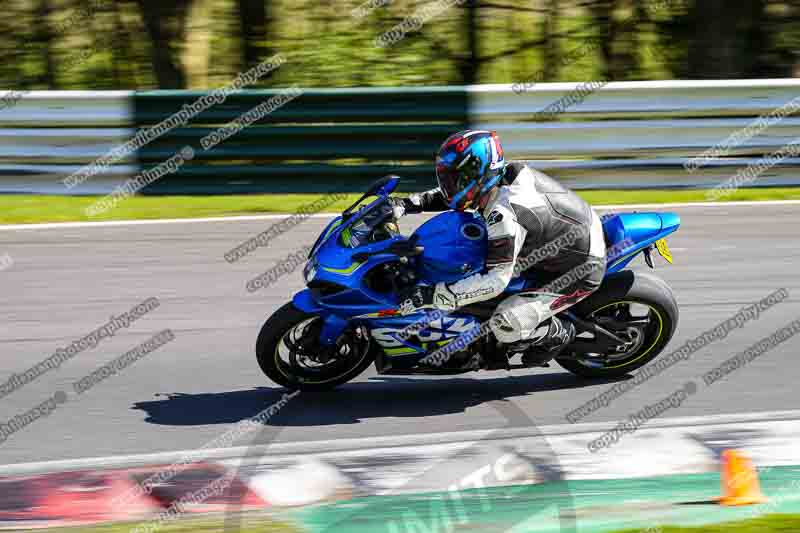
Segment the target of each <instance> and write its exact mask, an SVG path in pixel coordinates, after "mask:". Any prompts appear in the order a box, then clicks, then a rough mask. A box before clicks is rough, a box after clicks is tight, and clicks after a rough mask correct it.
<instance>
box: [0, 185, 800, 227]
mask: <svg viewBox="0 0 800 533" xmlns="http://www.w3.org/2000/svg"><path fill="white" fill-rule="evenodd" d="M578 194H579V195H580V196H582V197H583V198H585V199H586V200H587V201H588V202H589V203H591V204H593V205H623V204H644V203H647V204H660V203H670V202H705V201H707V198H706V191H704V190H669V191H664V190H661V191H659V190H647V191H579V192H578ZM358 197H359V195H358V194H352V195H348V197H347V198H346V199H344V200H341V201H338V202H334V203H332V204H330V205H327V206H326V207H325V209H324V210H323V211H325V212H336V211H342V210H343V209H345V208H346V207H347V206H348V205H350V204H351V203H353V202H354V201H355V200H356V199H357V198H358ZM320 198H321V195H315V194H258V195H236V196H137V197H133V198H128V199H126V200H123V201H122V202H120V203H119V205H117V206H116V207H115V208H113V209H111V210H109V211H107V212H105V213H102V214H100V215H97V216H93V217H88V216H86V214H85V213H84V209H85V208H86V207H88V206H89V205H91V204H92V203H94V202H95V201H97V197H94V196H92V197H88V196H83V197H81V196H77V197H75V196H39V195H0V223H4V224H31V223H41V222H78V221H83V222H86V221H102V220H147V219H157V218H197V217H222V216H234V215H254V214H265V213H293V212H296V211H297V210H298V209H299V208H300V207H301V206H303V205H308V204H310V203H312V202H314V201H316V200H319V199H320ZM746 200H800V188H770V189H740V190H738V191H735V192H734V193H733V194H731V195H730V196H728V197H727V198H725V201H746Z"/></svg>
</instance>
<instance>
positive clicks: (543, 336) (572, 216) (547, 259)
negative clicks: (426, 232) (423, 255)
mask: <svg viewBox="0 0 800 533" xmlns="http://www.w3.org/2000/svg"><path fill="white" fill-rule="evenodd" d="M436 178H437V180H438V182H439V187H437V188H435V189H432V190H429V191H427V192H424V193H422V194H415V195H412V196H411V197H409V198H402V199H399V203H398V206H399V207H400V208H401V209H399V211H400V214H403V212H404V213H420V212H423V211H445V210H448V209H458V210H464V209H474V210H476V211H477V212H478V213H480V214H481V215H482V216H483V218H484V220H485V222H486V225H487V232H488V245H489V246H488V253H487V257H486V267H487V271H485V273H481V274H474V275H472V276H469V277H467V278H465V279H462V280H460V281H457V282H455V283H438V284H436V285H435V286H423V285H418V286H416V287H414V288H413V289H412V290H411V291H410V293H409V294H407V295H404V296H403V297H402V298H407V299H405V300H404V301H403V303H402V304H401V306H400V310H401V312H403V313H412V312H415V311H417V310H419V309H422V308H430V307H435V308H438V309H441V310H443V311H452V310H454V309H457V308H461V307H464V306H466V305H471V304H474V303H477V302H483V301H487V300H491V299H494V298H498V297H500V296H501V295H503V292H504V291H505V289H506V287H507V286H508V284H509V282H510V281H511V279H512V278H513V277H515V276H517V275H521V276H524V277H526V278H529V279H535V280H536V287H537V289H533V290H525V291H523V292H521V293H518V294H516V295H513V296H509V297H507V298H505V299H500V298H498V299H499V300H500V301H499V305H497V308H496V310H495V311H494V314H493V316H492V318H491V320H490V323H489V326H490V328H491V329H492V332H493V333H494V334H495V337H496V338H497V340H498V341H499V342H501V343H505V344H508V345H511V348H512V351H524V350H526V349H527V348H528V347H531V346H534V345H535V346H536V348H537V352H539V354H540V355H538V356H533V355H531V356H530V357H534V358H535V359H536V364H544V363H545V362H546V361H547V360H549V359H551V358H552V357H555V356H556V355H558V353H559V352H560V351H561V349H563V348H564V347H565V346H566V345H568V344H569V343H571V342H572V341H573V340H574V338H575V326H574V325H573V323H572V322H570V321H568V320H562V319H560V318H559V317H557V316H555V315H556V314H557V313H560V312H561V311H564V310H565V309H567V308H568V307H570V306H572V305H575V304H576V303H578V302H579V301H581V300H582V299H584V298H586V297H587V296H589V295H590V294H591V293H592V292H594V291H595V290H597V288H598V287H599V286H600V283H601V281H602V280H603V277H604V275H605V264H606V262H605V255H606V244H605V239H604V235H603V228H602V224H601V222H600V218H599V217H598V216H597V214H596V213H595V212H594V211H593V210H592V208H591V207H590V206H589V205H588V204H587V203H586V202H585V201H583V200H582V199H581V198H580V197H578V196H577V195H576V194H574V193H573V192H572V191H570V190H568V189H566V188H565V187H564V186H562V185H560V184H559V183H558V182H556V181H555V180H553V179H552V178H550V177H548V176H546V175H545V174H543V173H541V172H539V171H537V170H534V169H531V168H530V167H528V166H527V165H525V164H523V163H516V162H509V163H506V161H505V160H504V158H503V149H502V147H501V146H500V140H499V138H498V137H497V134H496V133H495V132H489V131H476V130H466V131H462V132H459V133H456V134H454V135H451V136H450V137H448V138H447V140H445V142H444V143H443V144H442V146H441V147H440V148H439V152H438V153H437V155H436ZM547 245H549V246H547ZM544 250H547V251H549V252H550V253H543V251H544ZM515 347H516V348H519V349H518V350H513V348H515ZM542 354H543V355H542ZM527 356H528V355H527V354H526V355H525V356H523V360H525V359H524V358H525V357H527ZM526 362H529V361H526Z"/></svg>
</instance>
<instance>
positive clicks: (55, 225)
mask: <svg viewBox="0 0 800 533" xmlns="http://www.w3.org/2000/svg"><path fill="white" fill-rule="evenodd" d="M769 205H800V200H765V201H763V202H760V201H751V202H686V203H672V204H627V205H595V206H593V207H594V208H595V209H598V210H601V211H619V210H625V209H670V208H688V207H753V206H769ZM338 215H339V213H316V214H313V215H308V217H309V218H332V217H335V216H338ZM288 216H291V213H284V214H273V215H246V216H232V217H203V218H160V219H154V220H109V221H104V222H46V223H42V224H2V225H0V231H16V230H26V229H70V228H106V227H112V226H147V225H153V224H197V223H202V222H249V221H258V220H279V219H283V218H286V217H288Z"/></svg>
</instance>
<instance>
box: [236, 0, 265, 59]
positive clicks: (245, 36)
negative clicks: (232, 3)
mask: <svg viewBox="0 0 800 533" xmlns="http://www.w3.org/2000/svg"><path fill="white" fill-rule="evenodd" d="M237 7H238V11H239V27H240V30H241V40H242V48H241V50H242V52H241V54H242V56H241V70H247V69H249V68H251V67H254V66H255V65H257V64H259V63H260V62H261V61H263V60H264V59H265V58H266V57H267V56H268V55H269V50H268V47H267V38H268V35H267V28H268V27H269V21H270V17H269V15H270V12H271V2H270V1H269V0H237Z"/></svg>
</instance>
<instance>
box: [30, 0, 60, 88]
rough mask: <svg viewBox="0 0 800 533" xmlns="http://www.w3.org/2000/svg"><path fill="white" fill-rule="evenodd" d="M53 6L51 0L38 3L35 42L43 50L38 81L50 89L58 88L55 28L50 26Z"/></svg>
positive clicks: (39, 0) (41, 0) (42, 0)
mask: <svg viewBox="0 0 800 533" xmlns="http://www.w3.org/2000/svg"><path fill="white" fill-rule="evenodd" d="M51 13H52V6H51V5H50V0H38V2H37V4H36V13H35V15H36V34H35V43H36V44H38V46H39V50H40V51H41V58H42V63H43V64H44V68H43V69H42V72H41V75H40V77H39V79H38V80H37V83H39V84H40V85H43V86H45V87H47V88H48V89H56V88H58V83H57V82H56V67H55V61H54V60H53V39H54V36H53V30H52V29H51V28H50V15H51Z"/></svg>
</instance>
